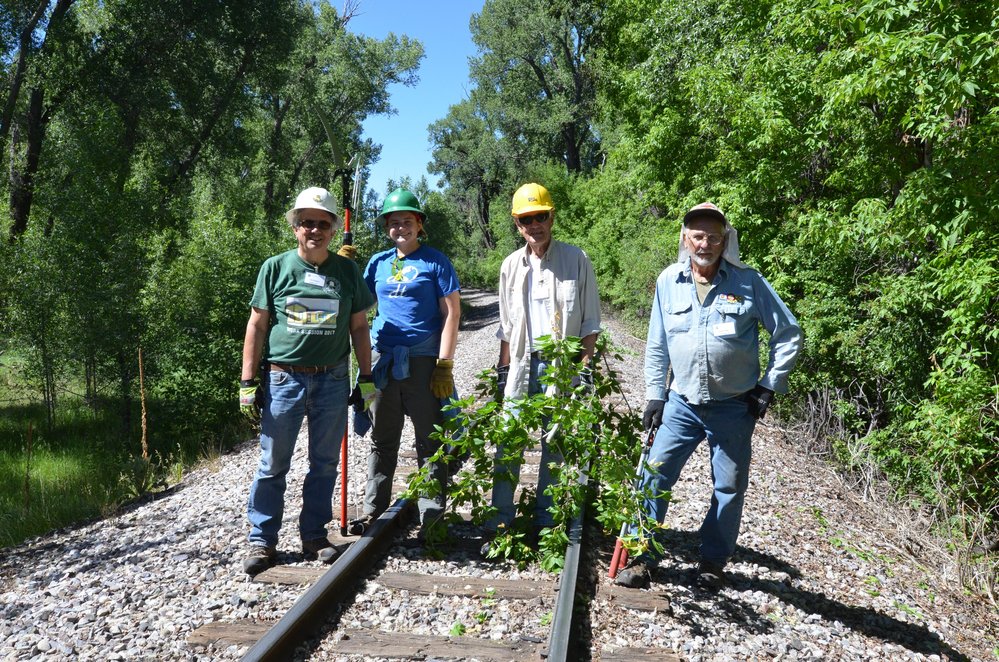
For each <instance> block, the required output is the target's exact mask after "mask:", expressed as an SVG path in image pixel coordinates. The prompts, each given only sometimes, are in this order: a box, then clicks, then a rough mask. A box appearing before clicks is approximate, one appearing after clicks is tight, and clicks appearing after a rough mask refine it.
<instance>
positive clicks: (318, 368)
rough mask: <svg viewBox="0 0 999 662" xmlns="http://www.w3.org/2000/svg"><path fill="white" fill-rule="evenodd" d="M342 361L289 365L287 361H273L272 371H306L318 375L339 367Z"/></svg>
mask: <svg viewBox="0 0 999 662" xmlns="http://www.w3.org/2000/svg"><path fill="white" fill-rule="evenodd" d="M341 365H343V364H342V363H334V364H333V365H287V364H285V363H272V364H271V371H272V372H304V373H306V374H309V375H317V374H319V373H321V372H329V371H331V370H333V369H334V368H339V367H340V366H341Z"/></svg>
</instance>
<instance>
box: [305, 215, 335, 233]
mask: <svg viewBox="0 0 999 662" xmlns="http://www.w3.org/2000/svg"><path fill="white" fill-rule="evenodd" d="M298 227H300V228H305V229H307V230H323V231H324V232H325V231H328V230H329V229H330V228H331V227H333V224H332V223H330V222H329V221H313V220H312V219H310V218H307V219H305V220H304V221H299V222H298Z"/></svg>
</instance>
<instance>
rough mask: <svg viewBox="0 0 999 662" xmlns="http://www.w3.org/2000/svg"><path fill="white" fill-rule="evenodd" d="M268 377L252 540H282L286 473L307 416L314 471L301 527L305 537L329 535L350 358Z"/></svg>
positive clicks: (311, 469) (253, 501)
mask: <svg viewBox="0 0 999 662" xmlns="http://www.w3.org/2000/svg"><path fill="white" fill-rule="evenodd" d="M268 377H269V384H268V389H267V390H268V397H267V399H266V404H265V406H264V407H263V408H262V410H261V412H260V414H261V419H260V464H259V465H258V466H257V473H256V475H255V476H254V478H253V485H252V486H251V487H250V501H249V505H248V506H247V517H248V518H249V520H250V535H249V540H250V543H252V544H258V545H268V546H277V541H278V532H279V531H280V530H281V518H282V516H283V514H284V491H285V487H286V484H287V481H286V477H287V475H288V469H289V468H290V467H291V457H292V454H293V453H294V451H295V440H296V439H297V438H298V432H299V430H300V429H301V427H302V419H304V418H306V417H308V419H309V424H308V425H309V471H308V473H307V474H306V476H305V483H304V484H303V485H302V513H301V515H300V516H299V519H298V530H299V534H300V535H301V538H302V540H313V539H315V538H325V537H326V525H327V524H329V523H330V521H332V519H333V487H334V485H335V484H336V474H337V463H338V462H339V460H340V441H341V439H343V433H344V429H345V426H346V425H347V396H348V395H349V394H350V381H349V379H348V376H347V362H346V361H344V362H343V364H342V365H339V366H337V367H336V368H334V369H333V370H331V371H328V372H325V373H320V374H315V375H310V374H305V373H300V372H270V373H269V374H268Z"/></svg>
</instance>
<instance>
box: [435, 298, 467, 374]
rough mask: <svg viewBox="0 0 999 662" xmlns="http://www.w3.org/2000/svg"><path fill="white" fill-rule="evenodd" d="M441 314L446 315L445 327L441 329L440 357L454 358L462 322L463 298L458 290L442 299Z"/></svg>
mask: <svg viewBox="0 0 999 662" xmlns="http://www.w3.org/2000/svg"><path fill="white" fill-rule="evenodd" d="M441 314H442V315H443V317H444V328H443V330H442V331H441V348H440V353H439V354H438V358H442V359H453V358H454V350H455V347H457V346H458V326H459V323H460V322H461V300H460V298H459V294H458V293H457V292H452V293H451V294H449V295H447V296H446V297H444V298H442V299H441Z"/></svg>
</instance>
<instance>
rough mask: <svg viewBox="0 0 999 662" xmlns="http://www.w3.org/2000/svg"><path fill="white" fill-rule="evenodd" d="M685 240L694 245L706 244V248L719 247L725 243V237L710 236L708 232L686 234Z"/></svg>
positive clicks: (718, 235)
mask: <svg viewBox="0 0 999 662" xmlns="http://www.w3.org/2000/svg"><path fill="white" fill-rule="evenodd" d="M686 234H687V238H688V239H690V241H691V242H693V243H695V244H703V243H707V244H708V246H720V245H721V243H722V242H723V241H725V236H724V235H720V234H712V233H710V232H688V233H686Z"/></svg>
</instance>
